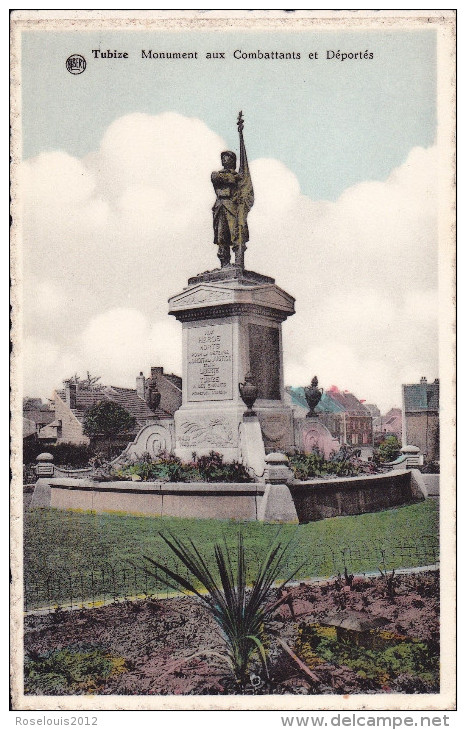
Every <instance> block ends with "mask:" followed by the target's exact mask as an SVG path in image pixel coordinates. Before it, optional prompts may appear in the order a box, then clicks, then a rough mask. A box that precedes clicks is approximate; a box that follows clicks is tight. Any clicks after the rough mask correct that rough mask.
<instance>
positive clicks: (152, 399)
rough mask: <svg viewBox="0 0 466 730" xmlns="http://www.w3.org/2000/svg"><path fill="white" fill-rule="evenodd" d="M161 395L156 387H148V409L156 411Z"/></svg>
mask: <svg viewBox="0 0 466 730" xmlns="http://www.w3.org/2000/svg"><path fill="white" fill-rule="evenodd" d="M161 398H162V395H161V393H160V391H159V389H158V388H157V386H156V385H150V386H149V408H150V409H151V410H153V411H156V410H157V408H158V407H159V405H160V399H161Z"/></svg>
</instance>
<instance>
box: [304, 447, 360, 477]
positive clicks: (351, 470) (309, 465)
mask: <svg viewBox="0 0 466 730" xmlns="http://www.w3.org/2000/svg"><path fill="white" fill-rule="evenodd" d="M290 467H291V469H292V470H293V473H294V476H295V478H296V479H301V480H302V481H305V480H306V479H310V478H311V477H324V476H337V477H353V476H356V475H357V474H359V473H360V471H361V469H360V467H359V465H358V464H355V463H354V462H352V461H349V460H345V461H335V460H333V459H331V460H327V459H325V457H324V456H323V455H322V454H319V453H317V452H315V453H312V454H304V453H298V454H294V455H292V456H290Z"/></svg>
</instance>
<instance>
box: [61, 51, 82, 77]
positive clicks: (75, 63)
mask: <svg viewBox="0 0 466 730" xmlns="http://www.w3.org/2000/svg"><path fill="white" fill-rule="evenodd" d="M66 69H67V71H69V72H70V74H73V75H74V76H76V74H82V72H83V71H85V70H86V59H85V58H84V56H80V55H79V53H73V55H72V56H69V57H68V58H67V59H66Z"/></svg>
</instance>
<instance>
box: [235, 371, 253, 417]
mask: <svg viewBox="0 0 466 730" xmlns="http://www.w3.org/2000/svg"><path fill="white" fill-rule="evenodd" d="M244 380H245V382H244V383H239V384H238V388H239V393H240V396H241V398H242V399H243V402H244V404H245V405H246V406H247V408H248V410H247V411H246V413H245V414H244V415H245V416H255V415H256V414H255V412H254V411H253V410H252V407H253V405H254V403H255V402H256V398H257V386H256V385H255V383H254V379H253V377H252V375H251V373H250V372H249V373H246V375H245V376H244Z"/></svg>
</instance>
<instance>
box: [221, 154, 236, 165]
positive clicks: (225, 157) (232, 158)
mask: <svg viewBox="0 0 466 730" xmlns="http://www.w3.org/2000/svg"><path fill="white" fill-rule="evenodd" d="M220 159H221V160H222V165H224V164H225V161H231V162H232V163H233V164H234V166H235V167H236V155H235V153H234V152H231V150H225V152H222V153H221V155H220Z"/></svg>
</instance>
